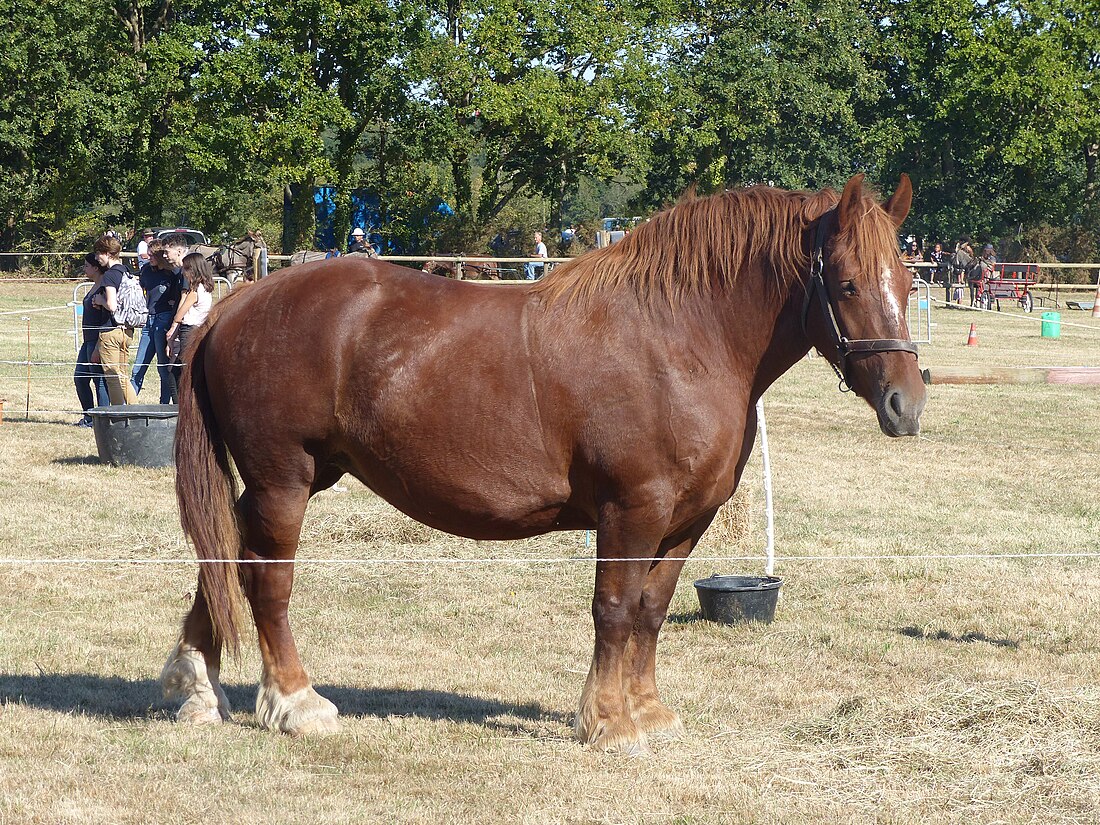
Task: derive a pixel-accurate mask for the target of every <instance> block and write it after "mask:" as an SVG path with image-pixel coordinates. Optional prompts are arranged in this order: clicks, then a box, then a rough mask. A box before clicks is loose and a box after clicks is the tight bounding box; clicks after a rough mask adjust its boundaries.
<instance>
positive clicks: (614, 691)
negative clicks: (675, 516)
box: [574, 511, 661, 755]
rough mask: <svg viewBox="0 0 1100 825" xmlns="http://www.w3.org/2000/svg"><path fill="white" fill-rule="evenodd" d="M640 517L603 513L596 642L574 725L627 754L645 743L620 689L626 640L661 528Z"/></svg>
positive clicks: (602, 746)
mask: <svg viewBox="0 0 1100 825" xmlns="http://www.w3.org/2000/svg"><path fill="white" fill-rule="evenodd" d="M640 515H641V516H642V517H644V515H645V514H640ZM649 521H650V522H652V519H649ZM644 523H645V522H644V521H642V520H641V519H639V520H638V521H632V519H631V514H630V513H628V512H618V511H616V512H609V513H605V514H601V517H600V524H599V528H598V529H597V534H596V535H597V539H596V553H597V555H598V556H599V558H600V559H610V560H609V561H599V562H597V563H596V589H595V593H594V595H593V598H592V619H593V621H594V623H595V629H596V645H595V650H594V651H593V654H592V665H591V667H590V668H589V671H588V679H587V681H586V682H585V685H584V692H583V693H582V694H581V702H580V710H579V711H578V712H577V719H576V723H575V725H574V729H575V732H576V735H577V738H578V739H579V740H580V741H581V742H582V743H585V744H588V745H591V746H592V747H593V748H596V749H597V750H615V751H621V752H623V753H627V754H631V755H633V754H638V753H643V752H645V751H646V749H647V748H646V740H645V734H644V733H643V732H642V730H641V729H639V727H638V725H637V724H636V723H635V721H634V720H633V719H632V718H631V715H630V708H629V706H628V704H627V700H626V694H625V692H624V690H623V685H624V679H623V675H624V666H625V654H626V646H627V641H628V640H629V639H630V634H631V631H632V630H633V628H634V622H635V619H636V618H637V615H638V607H639V604H640V602H641V597H642V587H643V585H644V584H645V580H646V574H647V572H648V571H649V566H650V562H649V561H647V559H649V558H651V557H652V556H653V555H654V554H655V553H656V551H657V546H658V544H659V543H660V539H661V537H660V535H659V534H657V533H659V531H660V528H656V529H652V528H651V529H646V528H645V527H644V526H642V527H640V526H639V524H644ZM629 559H640V560H639V561H630V560H629Z"/></svg>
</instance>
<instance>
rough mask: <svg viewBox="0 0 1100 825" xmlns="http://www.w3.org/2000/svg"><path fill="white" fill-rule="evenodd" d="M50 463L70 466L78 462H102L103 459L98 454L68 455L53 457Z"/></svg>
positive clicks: (78, 463)
mask: <svg viewBox="0 0 1100 825" xmlns="http://www.w3.org/2000/svg"><path fill="white" fill-rule="evenodd" d="M50 463H51V464H61V465H63V466H70V467H71V466H73V465H80V464H103V463H104V461H103V459H101V458H100V457H99V456H98V455H69V456H65V457H64V458H55V459H54V460H53V461H51V462H50Z"/></svg>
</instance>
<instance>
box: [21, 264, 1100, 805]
mask: <svg viewBox="0 0 1100 825" xmlns="http://www.w3.org/2000/svg"><path fill="white" fill-rule="evenodd" d="M70 294H71V286H69V287H64V288H62V287H58V286H30V285H21V284H19V285H17V284H6V283H3V282H0V312H13V311H14V312H15V313H16V314H14V315H11V314H8V315H0V360H5V361H18V360H23V359H25V357H26V354H27V353H26V346H27V343H26V322H24V321H21V320H20V318H21V317H23V316H22V315H21V314H19V313H22V312H24V311H25V310H27V309H30V308H34V307H49V306H56V305H60V304H64V303H65V301H66V300H67V299H68V297H69V295H70ZM68 312H71V311H69V310H65V311H54V312H48V313H36V314H34V315H32V316H30V317H32V318H33V319H34V320H33V321H32V360H34V361H38V362H62V361H71V360H72V358H73V350H72V338H71V335H70V336H67V335H66V333H65V329H66V326H67V325H69V326H70V327H71V314H67V313H68ZM1062 318H1063V321H1064V322H1066V324H1065V325H1064V326H1063V328H1062V337H1061V338H1060V339H1057V340H1052V339H1044V338H1040V336H1039V319H1038V313H1036V315H1035V316H1034V317H1030V316H1023V315H1022V314H1020V313H1018V312H1004V313H1001V314H1000V315H999V316H997V315H978V314H977V313H972V312H965V311H958V310H937V311H936V313H935V317H934V321H935V323H936V327H935V328H934V336H935V342H934V343H933V344H932V345H930V346H927V347H924V348H922V355H921V359H922V363H923V365H924V366H929V367H932V368H933V369H934V368H935V367H936V366H949V365H964V364H989V365H1061V366H1071V365H1073V366H1076V365H1092V366H1098V365H1100V321H1094V320H1092V319H1089V318H1088V317H1087V316H1086V314H1085V313H1080V312H1078V313H1073V312H1068V311H1063V313H1062ZM971 322H976V323H977V325H978V334H979V340H980V345H979V346H978V347H977V348H967V347H966V346H964V342H965V341H966V333H967V329H968V327H969V324H970V323H971ZM1070 323H1072V324H1075V325H1080V326H1070ZM69 373H70V368H68V367H50V366H40V367H35V368H33V369H32V375H31V397H30V406H31V408H32V415H31V417H30V418H31V420H30V421H29V422H25V421H23V420H22V411H23V408H24V406H25V403H26V399H25V395H26V392H27V390H26V386H27V378H26V374H25V368H24V367H21V366H17V365H0V397H3V398H6V399H7V404H6V406H5V409H4V420H3V423H2V424H0V502H2V504H0V575H3V576H4V582H5V583H4V586H3V587H0V823H3V825H8V824H9V823H10V824H11V825H15V823H20V824H22V823H43V825H45V823H51V824H52V823H96V824H97V825H98V824H99V823H104V824H106V823H153V822H156V823H191V822H242V821H252V822H286V823H298V822H301V823H363V822H371V823H374V822H378V823H386V822H409V823H439V822H456V823H457V822H462V823H468V822H478V823H481V822H486V823H492V822H519V823H559V822H560V823H654V822H675V823H683V824H684V825H688V824H689V823H690V824H691V825H694V824H695V823H741V822H745V823H750V822H764V823H769V822H776V823H780V822H781V823H823V822H824V823H831V822H838V823H840V822H842V823H848V822H882V823H955V822H959V823H967V825H971V824H972V823H995V822H997V823H1001V822H1013V823H1015V822H1043V823H1080V822H1100V621H1098V617H1100V613H1098V607H1100V558H1092V557H1082V558H1052V557H1045V558H1026V559H1019V558H993V557H994V556H996V555H1003V554H1038V553H1072V552H1078V553H1100V499H1098V498H1097V478H1098V473H1097V468H1098V467H1100V447H1098V439H1100V413H1098V408H1100V404H1098V402H1100V388H1096V387H1092V388H1088V387H1071V386H1045V385H1043V386H1040V385H1020V386H983V387H965V386H933V387H931V388H930V389H929V401H928V406H927V409H926V411H925V414H924V418H923V426H924V434H923V436H922V437H921V438H919V439H906V440H890V439H887V438H885V437H884V436H882V435H881V434H880V433H879V432H878V427H877V425H876V423H875V419H874V415H873V413H872V412H871V410H870V409H869V408H868V407H867V406H866V405H865V404H864V403H863V402H862V401H860V400H858V399H856V398H854V397H853V396H850V395H842V394H840V393H838V392H837V391H836V384H835V380H834V379H833V377H832V373H831V371H830V370H829V369H828V368H827V366H826V365H825V364H824V362H822V361H821V360H811V359H807V360H804V361H802V362H800V363H799V364H798V365H797V366H796V367H795V368H794V369H793V370H792V371H791V372H790V373H789V374H788V375H787V376H785V377H784V378H783V379H782V380H780V382H778V383H777V385H776V386H775V387H773V388H772V389H771V390H770V391H769V393H768V395H767V397H766V399H765V403H766V409H767V416H768V430H769V438H770V441H771V452H772V464H773V473H774V483H775V492H776V505H777V513H776V519H777V521H776V534H777V549H778V553H779V554H780V556H786V557H791V556H796V557H814V558H812V559H800V560H787V561H784V560H782V559H781V560H780V561H779V563H778V565H777V572H778V574H779V575H781V576H783V577H784V585H783V590H782V594H783V595H782V600H781V602H780V605H779V610H778V612H777V617H776V621H775V622H774V623H773V624H770V625H766V626H765V625H753V626H734V627H727V626H720V625H715V624H711V623H707V622H703V621H701V620H700V619H699V617H698V605H697V601H696V597H695V594H694V590H693V588H692V586H691V582H692V580H693V579H696V578H701V577H704V576H707V575H710V574H711V573H713V572H727V573H733V572H747V573H752V572H759V571H760V570H761V569H762V564H763V563H762V561H759V560H754V561H723V560H716V557H720V556H731V555H745V554H746V552H748V554H750V555H759V554H760V552H761V549H762V547H763V538H762V530H761V527H760V520H761V514H760V512H759V510H760V503H761V502H762V499H763V496H762V494H761V492H760V486H761V484H760V478H759V461H758V459H754V463H753V466H751V467H750V468H749V470H748V472H747V474H746V482H745V486H746V488H747V498H748V500H749V502H750V508H751V510H750V512H751V516H752V518H751V529H750V531H749V538H748V540H747V541H741V542H736V543H734V544H730V543H729V542H721V541H717V542H714V541H712V542H711V543H710V544H709V545H708V546H707V547H706V548H705V549H703V550H701V551H700V554H701V558H700V559H699V560H695V561H692V562H691V563H689V565H688V566H687V568H686V569H685V573H684V576H683V578H682V580H681V583H680V586H679V588H678V591H677V594H676V597H675V600H674V603H673V608H672V616H671V619H670V621H669V623H668V625H667V626H666V629H665V631H664V633H663V635H662V640H661V645H660V649H659V669H658V681H659V684H660V685H661V688H662V691H663V693H664V696H665V698H666V700H667V701H668V702H669V704H670V705H671V706H673V707H674V708H676V709H677V710H678V711H679V712H680V713H681V715H682V717H683V720H684V723H685V726H686V728H687V735H686V736H685V737H683V738H682V739H680V740H677V741H674V742H670V743H667V744H662V745H659V746H657V747H655V749H654V752H653V754H652V755H650V756H648V757H645V758H640V759H626V758H622V757H619V756H614V755H605V754H599V753H594V752H590V751H587V750H585V749H584V748H582V747H580V746H579V745H577V744H576V743H575V742H574V741H573V740H572V737H571V721H572V714H573V711H574V708H575V704H576V701H577V698H578V696H579V694H580V689H581V687H582V683H583V680H584V674H585V673H586V671H587V667H588V661H589V656H590V653H591V638H592V629H591V619H590V616H589V599H590V597H591V585H592V574H593V571H592V565H591V563H589V562H585V561H583V560H582V561H552V562H547V561H540V560H547V559H554V560H561V559H570V558H572V557H582V556H584V555H586V554H589V553H591V552H592V549H591V548H586V547H585V543H584V535H583V534H575V533H571V534H559V535H555V536H550V537H545V538H540V539H533V540H529V541H523V542H515V543H508V544H505V543H478V542H473V541H467V540H462V539H455V538H452V537H449V536H445V535H442V534H439V533H435V532H432V531H431V530H428V529H427V528H422V527H420V526H419V525H416V524H414V523H412V522H410V521H408V520H407V519H405V518H404V517H402V516H400V515H399V514H397V513H396V512H394V511H393V510H392V509H390V508H389V507H388V506H386V505H385V504H383V503H382V502H381V501H379V500H378V499H377V498H376V497H374V496H373V495H372V494H371V493H370V492H369V491H367V490H366V489H365V488H364V487H362V486H361V485H360V484H358V483H357V482H356V481H354V480H351V479H345V483H346V484H347V486H348V487H349V490H348V492H346V493H342V494H341V493H325V494H322V495H320V496H318V497H316V498H315V499H314V501H313V503H312V504H311V507H310V510H309V515H308V520H307V523H306V527H305V535H304V540H303V549H302V552H301V558H302V559H304V560H306V561H307V562H315V561H318V560H330V561H333V562H339V561H341V560H346V562H347V563H326V564H317V563H307V564H303V565H300V567H299V570H298V580H297V588H296V593H295V600H294V602H293V605H292V613H293V620H294V625H295V629H296V632H297V635H298V640H299V644H300V647H301V650H302V654H303V657H304V658H305V661H306V665H307V667H308V669H309V670H310V672H311V674H312V675H313V678H314V681H315V683H316V685H317V687H318V690H319V691H320V692H321V693H322V694H324V695H326V696H328V697H330V698H331V699H333V700H334V701H335V702H336V704H337V705H338V706H339V707H340V709H341V712H342V718H343V722H344V729H343V732H342V733H341V734H339V735H337V736H334V737H330V738H322V739H305V740H297V739H292V738H289V737H285V736H281V735H276V734H272V733H269V732H265V731H261V730H259V729H258V728H256V726H255V724H254V720H253V714H252V703H253V701H254V696H255V680H256V678H257V676H258V671H259V664H258V656H257V655H256V654H255V652H254V650H253V645H252V644H251V642H248V641H246V644H245V649H246V654H245V657H244V660H243V661H242V662H240V663H239V664H238V663H230V664H228V665H227V667H226V669H225V671H224V672H223V679H224V681H225V683H226V685H227V688H228V693H229V698H230V700H231V702H232V703H233V705H234V711H235V712H234V718H233V722H232V723H231V724H227V725H223V726H221V727H219V728H216V729H209V728H204V729H194V728H186V727H181V726H178V725H176V724H175V723H174V722H173V721H172V711H173V710H174V708H171V707H168V706H166V705H165V704H163V703H162V702H161V700H160V698H159V689H158V685H157V677H158V675H159V672H160V667H161V665H162V664H163V661H164V658H165V656H166V654H167V653H168V650H169V649H170V648H171V646H172V645H173V643H174V642H175V639H176V633H177V628H178V625H179V622H180V619H181V618H182V616H183V614H184V612H185V611H186V609H187V606H188V600H189V598H190V593H191V591H192V588H193V586H194V578H195V570H194V565H193V564H191V563H189V559H190V552H189V550H188V548H187V547H186V546H185V545H184V543H183V542H182V539H181V535H180V531H179V528H178V524H177V518H176V514H175V504H174V498H173V490H172V471H170V470H164V471H155V470H139V469H133V468H115V467H111V466H109V465H104V464H101V463H100V462H99V460H98V458H97V456H96V450H95V445H94V440H93V437H92V433H91V431H89V430H82V429H78V428H75V427H73V426H72V422H73V421H74V420H75V419H76V416H75V415H74V414H71V413H64V412H52V411H59V410H71V409H72V408H73V407H74V406H75V399H74V397H73V392H72V388H71V382H70V380H69ZM150 380H151V381H152V382H153V386H152V388H151V389H149V390H147V392H149V393H150V394H151V395H152V394H153V393H155V386H156V384H155V382H156V377H155V371H154V372H153V373H152V374H151V375H150ZM153 397H155V395H154V396H153ZM34 411H38V412H34ZM956 554H965V555H974V556H977V557H978V558H964V559H930V558H922V557H926V556H947V555H956ZM837 556H911V557H913V558H909V559H898V558H890V559H875V560H868V559H863V560H838V559H836V558H835V557H837ZM830 557H834V558H830ZM74 558H86V559H129V560H133V561H130V562H128V563H115V564H103V565H92V564H75V563H70V562H68V561H61V560H67V559H74ZM488 558H498V559H524V560H526V561H499V562H495V563H473V562H469V561H464V560H470V559H488ZM14 559H35V560H38V561H34V562H29V561H28V562H25V563H24V562H19V563H16V564H10V563H8V562H10V561H11V560H14ZM149 559H154V560H163V561H164V562H168V563H166V564H149V563H139V562H138V561H137V560H149ZM48 560H59V561H61V563H56V564H51V563H47V562H48Z"/></svg>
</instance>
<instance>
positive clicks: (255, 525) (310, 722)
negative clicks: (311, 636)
mask: <svg viewBox="0 0 1100 825" xmlns="http://www.w3.org/2000/svg"><path fill="white" fill-rule="evenodd" d="M308 498H309V489H308V488H306V487H302V488H286V489H272V488H265V489H262V490H256V491H252V490H246V491H245V493H244V495H243V496H241V500H240V503H239V507H240V512H241V520H242V526H243V527H244V538H245V548H246V550H245V558H246V559H256V560H261V561H285V562H286V563H285V564H249V565H246V566H245V571H244V572H245V593H246V595H247V596H248V601H249V604H250V605H251V606H252V616H253V619H255V622H256V631H257V634H258V636H259V643H260V656H261V657H262V659H263V677H262V679H261V681H260V689H259V693H258V694H257V696H256V720H257V721H258V722H259V724H260V725H261V726H262V727H265V728H272V729H274V730H279V731H282V732H284V733H291V734H309V733H328V732H332V731H336V730H338V729H339V727H340V726H339V723H338V722H337V721H336V717H337V710H336V706H335V705H334V704H332V702H330V701H329V700H328V699H325V698H324V697H322V696H320V695H318V694H317V692H316V691H315V690H314V689H313V686H312V685H311V684H310V681H309V677H308V676H307V675H306V672H305V669H304V668H303V667H302V662H301V659H300V658H299V657H298V648H297V647H296V646H295V644H294V636H293V634H292V633H291V632H290V621H289V619H288V617H287V607H288V606H289V604H290V592H291V588H292V585H293V583H294V564H293V562H294V554H295V552H296V551H297V549H298V536H299V534H300V532H301V529H302V517H303V516H304V515H305V509H306V502H307V501H308Z"/></svg>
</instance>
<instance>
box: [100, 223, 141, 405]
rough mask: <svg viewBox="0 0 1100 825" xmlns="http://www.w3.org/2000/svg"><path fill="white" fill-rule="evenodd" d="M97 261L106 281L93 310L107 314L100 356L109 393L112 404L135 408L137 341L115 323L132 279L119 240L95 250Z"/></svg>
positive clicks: (103, 241) (129, 330) (109, 240)
mask: <svg viewBox="0 0 1100 825" xmlns="http://www.w3.org/2000/svg"><path fill="white" fill-rule="evenodd" d="M92 251H93V254H94V255H95V258H96V261H97V262H98V263H99V265H100V266H101V267H103V269H104V272H103V279H102V281H101V283H100V285H99V288H98V289H96V290H95V291H94V292H93V293H92V298H91V302H92V305H93V306H97V307H99V308H100V309H104V310H106V313H105V315H106V317H105V318H104V319H103V320H104V322H103V324H102V325H101V331H100V334H99V341H98V343H97V345H96V355H97V356H98V361H99V363H100V365H101V366H102V368H103V375H104V377H105V378H106V381H107V393H108V394H109V395H110V396H111V403H112V404H134V403H136V402H137V396H136V395H135V394H134V388H133V386H131V385H130V344H131V343H132V342H133V340H134V330H133V328H132V327H127V326H123V325H122V324H119V323H118V322H117V321H115V318H114V314H115V312H117V311H118V291H119V290H120V289H121V288H122V279H123V278H132V277H133V275H132V274H130V272H129V270H127V269H126V265H125V264H124V263H123V262H122V244H121V243H120V242H119V240H118V238H117V237H112V236H110V235H104V236H103V237H101V238H99V239H98V240H97V241H96V242H95V244H94V245H93V247H92Z"/></svg>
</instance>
